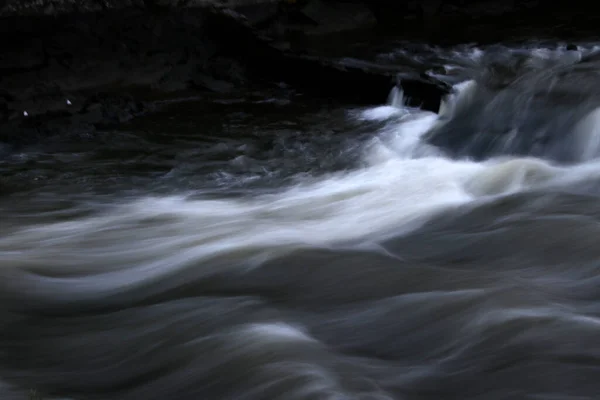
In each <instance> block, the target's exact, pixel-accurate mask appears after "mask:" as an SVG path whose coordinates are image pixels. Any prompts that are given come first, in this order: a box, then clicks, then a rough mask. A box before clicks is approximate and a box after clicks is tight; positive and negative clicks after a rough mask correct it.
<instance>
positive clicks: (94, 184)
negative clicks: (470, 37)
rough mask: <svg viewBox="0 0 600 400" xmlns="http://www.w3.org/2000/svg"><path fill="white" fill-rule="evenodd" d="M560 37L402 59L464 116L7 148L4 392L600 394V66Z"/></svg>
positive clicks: (1, 183)
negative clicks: (429, 77)
mask: <svg viewBox="0 0 600 400" xmlns="http://www.w3.org/2000/svg"><path fill="white" fill-rule="evenodd" d="M553 46H554V47H548V46H546V47H545V48H542V47H541V45H540V44H538V45H537V47H536V46H529V45H528V46H525V45H521V47H520V48H518V49H516V50H510V49H508V48H506V47H494V48H489V49H477V48H474V47H470V46H464V47H461V48H456V49H450V50H448V49H446V50H442V49H432V48H428V49H423V48H420V50H419V52H418V53H416V52H415V51H413V52H412V53H409V52H408V51H407V50H406V49H405V50H402V51H396V52H393V53H387V54H383V55H380V56H379V57H378V60H380V62H394V60H396V61H395V62H398V60H397V58H398V57H401V58H402V59H410V60H411V62H413V64H415V65H417V64H418V65H421V66H424V68H426V69H428V70H430V73H432V74H434V73H435V74H438V75H439V74H442V75H443V76H442V78H443V79H448V80H449V81H452V83H453V84H455V88H456V92H455V93H454V94H452V95H450V96H449V97H448V99H446V101H445V104H444V107H443V109H442V110H441V111H440V115H438V114H434V113H431V112H425V111H422V110H419V109H415V108H409V107H405V106H403V104H404V102H403V100H402V97H401V96H402V93H401V92H400V91H397V90H395V91H392V92H391V94H390V100H389V105H383V104H382V106H380V107H374V108H369V109H358V108H348V107H341V106H337V105H335V104H315V103H314V102H312V101H311V100H310V99H305V98H304V97H303V96H299V95H295V94H294V93H292V92H288V91H285V90H281V91H278V92H274V93H269V94H268V96H267V95H265V94H261V95H257V94H251V93H250V94H244V95H240V97H239V98H227V99H219V100H216V101H215V100H212V101H208V100H202V101H196V102H189V103H183V104H174V105H170V106H168V107H166V108H164V109H163V111H161V112H159V113H157V114H155V115H152V116H148V117H145V118H143V119H141V120H138V121H134V122H132V123H131V124H129V125H127V126H125V127H123V129H121V130H119V131H110V132H102V133H95V134H93V135H91V134H90V135H88V136H85V135H83V136H82V135H78V136H76V137H58V138H48V139H47V140H44V141H41V142H40V143H38V144H37V145H36V146H32V147H29V148H20V149H10V148H6V150H5V153H4V154H3V156H2V157H3V158H2V159H1V160H0V172H1V173H2V175H1V177H0V190H1V191H2V196H1V197H0V227H1V229H2V230H1V232H2V234H1V235H0V377H2V380H3V381H4V383H2V384H0V394H2V399H11V398H15V399H17V398H21V397H19V396H22V394H23V393H26V392H27V390H30V389H35V390H38V391H39V393H43V394H46V395H49V396H50V395H55V396H67V397H69V398H74V399H78V400H83V399H122V400H139V399H147V400H154V399H157V400H158V399H181V400H183V399H207V400H208V399H215V400H216V399H218V400H221V399H247V400H250V399H265V400H275V399H282V400H283V399H285V400H288V399H290V400H291V399H298V400H299V399H311V400H312V399H319V400H324V399H328V400H329V399H331V400H333V399H335V400H342V399H344V400H345V399H356V400H358V399H361V400H362V399H364V400H367V399H368V400H375V399H394V400H433V399H435V400H438V399H440V400H442V399H443V400H452V399H455V400H467V399H481V400H484V399H485V400H509V399H510V400H513V399H514V400H522V399H523V400H525V399H526V400H584V399H590V400H592V399H598V398H599V397H598V396H600V381H599V377H600V246H598V244H597V241H598V240H599V239H600V160H599V159H598V156H600V121H598V118H600V117H598V115H599V114H600V113H598V111H596V109H597V107H599V106H600V102H598V101H597V98H598V93H600V91H599V89H600V85H599V83H600V81H599V80H598V77H597V75H599V71H600V68H596V66H597V65H596V61H595V51H596V50H595V48H594V45H593V44H582V45H581V47H580V48H579V50H578V51H576V52H574V51H573V50H566V49H565V46H564V45H560V46H558V47H557V46H555V45H553ZM409 55H410V57H409ZM404 62H406V61H404ZM542 89H543V90H542ZM382 97H383V99H385V94H382ZM597 235H598V236H597Z"/></svg>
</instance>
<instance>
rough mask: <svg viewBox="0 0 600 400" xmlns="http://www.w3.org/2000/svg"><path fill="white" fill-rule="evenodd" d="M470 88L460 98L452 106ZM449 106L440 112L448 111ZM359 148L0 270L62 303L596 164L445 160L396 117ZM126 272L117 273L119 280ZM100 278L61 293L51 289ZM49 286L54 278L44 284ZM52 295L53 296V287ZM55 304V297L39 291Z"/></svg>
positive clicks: (114, 220) (89, 229) (592, 170)
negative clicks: (272, 181)
mask: <svg viewBox="0 0 600 400" xmlns="http://www.w3.org/2000/svg"><path fill="white" fill-rule="evenodd" d="M468 88H469V85H468V84H463V85H462V86H459V87H457V90H458V92H459V93H458V94H457V96H456V97H453V98H451V99H450V100H449V101H450V102H453V101H454V102H456V101H457V100H456V99H457V98H461V93H463V95H464V93H465V91H468ZM454 106H455V105H454V104H449V106H448V107H449V109H452V107H454ZM405 111H406V115H405V116H404V117H402V118H400V120H399V121H398V123H397V125H392V128H393V129H392V128H390V126H387V127H386V128H384V130H383V131H382V132H380V134H379V135H377V137H376V138H375V139H374V140H373V141H371V142H370V143H369V144H368V145H367V147H366V148H364V167H363V168H360V169H357V170H353V171H346V172H343V173H335V174H330V175H328V176H325V177H321V178H319V179H317V180H314V179H313V178H311V179H312V180H309V181H306V182H305V183H302V184H299V185H297V186H294V187H289V188H286V189H283V190H282V191H281V192H280V193H277V194H274V195H265V196H260V197H255V198H251V199H220V200H208V199H200V200H198V199H191V198H189V197H186V196H166V197H154V196H152V197H145V198H140V199H137V200H135V201H132V202H129V203H127V204H124V205H121V206H117V207H115V208H113V209H112V210H111V211H109V212H106V213H104V214H102V215H97V216H94V217H85V218H82V219H79V220H75V221H69V222H60V223H52V224H44V225H33V226H29V227H24V228H22V229H21V230H19V231H16V232H13V234H12V235H10V236H4V237H0V270H2V269H10V268H14V267H18V268H23V267H27V268H33V269H35V270H48V269H53V270H54V271H55V272H56V274H57V275H55V277H54V278H52V280H53V282H54V283H55V284H56V285H60V286H58V287H60V290H62V292H61V293H62V294H63V295H64V296H66V297H68V296H69V295H75V293H69V292H70V291H72V292H77V295H78V296H81V295H82V294H83V293H86V292H90V294H91V293H93V292H95V291H96V292H97V291H103V292H106V291H114V290H117V291H118V290H120V289H119V288H125V287H128V286H130V285H136V284H137V283H140V282H142V281H154V280H159V279H161V277H163V276H165V275H168V274H173V273H175V272H176V271H178V270H181V269H184V268H190V267H191V266H195V267H196V268H197V266H198V265H199V263H202V262H204V261H207V260H210V259H216V258H219V259H222V258H226V259H227V260H229V261H230V262H228V263H227V264H228V265H235V263H234V262H232V261H233V260H235V259H237V260H246V261H248V260H252V259H253V257H255V258H256V260H257V261H260V260H264V259H265V258H269V257H272V256H275V255H278V254H280V253H281V252H282V251H288V250H289V249H293V248H297V247H303V246H335V245H338V244H344V243H348V242H356V241H361V240H367V239H369V240H372V239H376V238H377V237H382V236H387V235H391V234H395V235H397V234H402V233H406V232H409V231H411V230H413V229H415V228H417V227H419V226H420V225H421V224H422V223H424V222H425V221H427V219H428V218H431V217H432V216H433V215H435V214H436V213H437V212H440V211H442V210H446V209H449V208H452V207H458V206H461V205H464V204H467V203H469V202H471V201H474V200H478V201H481V200H485V199H486V198H488V197H490V198H493V197H495V196H501V195H505V194H507V193H514V192H515V191H520V190H528V189H531V188H535V187H543V186H544V185H552V184H560V183H561V182H565V181H575V180H577V179H583V178H584V177H589V176H591V175H593V176H598V177H600V168H598V166H597V165H596V164H583V165H580V166H574V167H557V166H553V165H551V164H549V163H547V162H545V161H542V160H537V159H531V158H520V159H519V158H517V159H498V160H491V161H488V162H483V163H477V162H473V161H468V160H453V159H449V158H447V157H444V156H442V155H440V154H439V152H438V151H437V150H436V149H434V148H431V147H430V146H428V145H426V144H424V143H423V141H422V135H423V134H425V133H426V132H427V131H428V130H429V129H431V127H433V126H434V125H435V124H436V123H438V122H439V118H440V117H439V116H438V115H436V114H433V113H430V112H415V111H414V110H408V109H405ZM124 266H126V270H124ZM67 271H68V273H69V274H72V273H74V272H76V271H80V272H82V273H83V272H84V271H85V272H86V273H89V272H90V271H95V272H96V273H101V275H102V276H103V278H101V277H100V276H98V275H96V276H93V277H91V278H90V279H88V280H86V279H85V278H83V277H82V278H80V279H81V280H80V281H79V282H78V284H77V285H70V287H69V288H68V289H67V288H65V287H64V282H63V281H62V280H61V279H60V278H58V276H60V274H61V273H67ZM47 279H48V280H50V279H51V278H47ZM54 289H57V288H54ZM47 290H48V292H47V293H52V295H53V296H57V294H56V293H57V291H56V290H51V287H50V286H48V287H47Z"/></svg>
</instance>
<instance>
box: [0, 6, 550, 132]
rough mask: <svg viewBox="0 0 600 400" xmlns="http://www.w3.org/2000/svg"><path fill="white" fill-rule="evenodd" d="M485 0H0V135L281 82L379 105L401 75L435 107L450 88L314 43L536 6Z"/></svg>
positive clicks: (106, 118) (412, 31) (412, 30)
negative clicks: (164, 101) (163, 101)
mask: <svg viewBox="0 0 600 400" xmlns="http://www.w3.org/2000/svg"><path fill="white" fill-rule="evenodd" d="M488 3H489V4H488ZM485 4H487V6H486V5H485ZM485 4H483V5H482V4H481V2H474V1H458V0H456V1H450V0H448V1H435V0H428V1H425V2H417V1H412V0H411V1H396V2H392V1H390V0H373V1H369V2H367V1H361V0H222V1H217V0H0V35H2V37H3V38H6V39H8V40H3V41H2V42H1V43H2V44H0V142H20V141H28V140H35V137H36V136H37V135H47V134H52V133H53V132H55V133H60V131H61V129H69V130H73V129H75V130H77V129H80V130H84V131H88V130H90V129H94V127H96V126H98V125H99V124H109V123H119V122H123V121H126V120H128V119H130V118H132V117H134V116H136V115H139V114H141V113H144V112H145V111H147V110H148V109H149V105H150V104H152V101H153V100H156V99H161V98H165V97H185V96H189V95H190V94H194V95H195V94H198V93H211V92H212V93H215V92H216V93H227V92H232V91H236V90H240V89H242V88H245V87H251V86H256V85H273V84H278V83H280V82H285V83H287V84H289V85H292V86H293V87H295V88H296V89H298V90H302V91H306V92H310V93H312V95H318V96H319V95H320V96H325V97H327V98H337V99H340V100H343V101H348V102H360V103H367V104H373V103H382V102H384V101H385V99H386V96H387V93H388V92H389V90H390V89H391V88H392V87H393V85H394V84H395V82H396V80H397V78H398V76H401V78H402V79H401V85H402V86H403V87H404V89H405V91H407V92H408V93H407V95H408V96H407V97H410V98H411V99H413V101H414V102H415V103H416V104H420V105H423V106H424V107H426V108H428V109H432V110H436V109H437V107H438V105H439V100H440V97H441V96H442V95H443V94H444V93H446V92H447V90H448V87H446V86H445V85H444V84H443V83H441V82H436V81H435V80H434V79H433V78H431V77H425V76H423V75H421V73H420V72H419V71H411V70H408V71H407V69H406V68H403V67H402V66H397V67H396V66H379V65H375V64H371V63H368V62H364V61H358V60H353V59H347V58H346V59H336V58H332V57H326V55H327V51H325V53H324V52H318V51H316V50H315V49H316V48H317V47H318V45H322V44H327V45H328V46H329V48H335V49H336V52H337V53H339V54H346V53H347V54H346V55H348V56H352V54H351V53H352V51H351V50H348V51H346V50H344V48H345V47H344V46H346V47H347V46H348V44H349V43H351V42H352V41H353V39H352V38H351V37H350V36H348V35H349V34H351V32H353V31H360V32H367V31H368V32H371V33H373V32H375V33H377V32H380V31H384V32H386V33H387V32H390V31H393V32H395V34H396V35H398V34H401V35H403V37H406V38H411V37H415V38H421V39H426V40H438V39H440V38H441V39H440V42H451V41H452V40H456V41H464V38H463V36H465V35H467V36H468V35H469V32H470V30H469V29H467V28H469V27H470V26H471V25H473V26H475V25H476V22H477V21H476V20H486V18H488V17H490V18H499V17H501V16H502V15H504V14H506V13H509V14H510V13H512V14H510V15H512V16H514V15H521V14H523V13H525V11H527V10H535V7H536V5H537V4H538V2H531V1H530V2H509V3H502V4H505V5H503V6H501V5H500V2H490V1H488V2H485ZM492 4H495V5H494V6H493V7H492ZM524 10H525V11H524ZM517 11H518V13H517V14H515V13H516V12H517ZM519 13H520V14H519ZM473 15H476V16H478V17H480V18H479V19H473V18H472V17H473ZM523 15H524V14H523ZM461 18H462V19H461ZM465 18H467V19H469V21H471V23H470V25H465V24H464V20H465ZM461 20H462V21H463V22H462V24H463V25H462V27H463V28H464V29H462V30H458V29H455V30H454V31H452V34H449V33H448V31H447V29H446V26H452V24H454V23H457V21H459V22H460V21H461ZM486 21H487V20H486ZM474 29H475V28H474ZM445 30H446V31H445ZM464 32H466V33H464ZM493 34H495V32H494V33H493ZM493 34H490V35H491V36H493ZM436 38H437V39H436ZM453 38H454V39H453ZM479 39H480V40H484V38H483V37H480V38H479ZM399 74H400V75H399Z"/></svg>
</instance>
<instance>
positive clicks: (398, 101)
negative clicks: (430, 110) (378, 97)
mask: <svg viewBox="0 0 600 400" xmlns="http://www.w3.org/2000/svg"><path fill="white" fill-rule="evenodd" d="M388 105H390V106H392V107H394V108H403V107H404V106H405V104H404V91H403V90H402V89H401V88H400V87H399V86H398V85H396V86H394V87H393V88H392V90H391V91H390V94H389V95H388Z"/></svg>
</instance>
